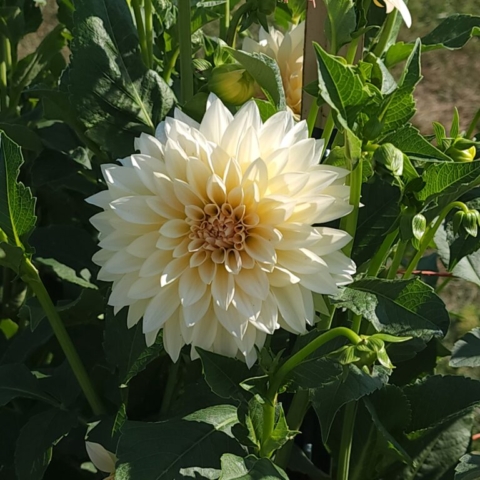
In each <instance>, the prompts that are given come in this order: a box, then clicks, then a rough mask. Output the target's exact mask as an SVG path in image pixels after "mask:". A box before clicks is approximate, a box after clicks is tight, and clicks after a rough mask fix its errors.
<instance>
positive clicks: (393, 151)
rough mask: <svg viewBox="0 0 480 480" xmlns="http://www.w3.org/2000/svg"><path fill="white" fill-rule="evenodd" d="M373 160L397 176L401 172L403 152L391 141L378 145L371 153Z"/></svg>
mask: <svg viewBox="0 0 480 480" xmlns="http://www.w3.org/2000/svg"><path fill="white" fill-rule="evenodd" d="M373 161H374V162H375V163H376V164H377V165H381V166H382V167H384V168H385V169H386V170H388V171H389V172H390V173H391V174H392V175H394V176H395V177H399V176H401V175H402V173H403V152H402V151H401V150H399V149H398V148H396V147H394V146H393V145H392V144H391V143H385V144H383V145H380V147H379V148H377V149H376V150H375V153H374V154H373Z"/></svg>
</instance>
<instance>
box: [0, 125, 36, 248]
mask: <svg viewBox="0 0 480 480" xmlns="http://www.w3.org/2000/svg"><path fill="white" fill-rule="evenodd" d="M22 164H23V158H22V152H21V150H20V147H19V146H18V145H17V144H16V143H14V142H12V141H11V140H10V139H9V138H8V137H7V136H6V135H5V133H4V132H2V131H0V229H1V230H3V232H4V233H5V234H6V236H7V238H8V243H10V244H11V245H16V246H18V247H21V248H25V247H24V244H23V242H24V241H25V240H26V238H27V237H28V235H29V233H30V232H31V231H32V229H33V227H34V226H35V220H36V217H35V199H34V198H33V197H32V193H31V191H30V189H29V188H27V187H25V185H24V184H23V183H22V182H18V181H17V179H18V175H19V173H20V167H21V165H22Z"/></svg>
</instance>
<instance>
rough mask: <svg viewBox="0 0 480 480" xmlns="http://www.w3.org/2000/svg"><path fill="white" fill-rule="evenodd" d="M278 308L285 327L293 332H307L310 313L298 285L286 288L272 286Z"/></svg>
mask: <svg viewBox="0 0 480 480" xmlns="http://www.w3.org/2000/svg"><path fill="white" fill-rule="evenodd" d="M272 292H273V294H274V295H275V300H276V301H277V305H278V309H279V311H280V314H281V316H282V320H284V322H285V323H284V325H283V327H284V328H286V329H287V330H289V331H290V332H292V333H296V334H299V335H301V334H302V333H305V332H306V322H307V321H308V315H307V312H306V310H305V305H304V303H303V296H302V292H301V290H300V287H299V286H298V285H291V286H289V287H284V288H272Z"/></svg>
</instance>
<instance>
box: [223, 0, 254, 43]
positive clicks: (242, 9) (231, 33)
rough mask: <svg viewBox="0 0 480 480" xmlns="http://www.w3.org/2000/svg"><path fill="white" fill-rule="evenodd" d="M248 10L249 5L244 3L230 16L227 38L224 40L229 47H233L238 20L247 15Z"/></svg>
mask: <svg viewBox="0 0 480 480" xmlns="http://www.w3.org/2000/svg"><path fill="white" fill-rule="evenodd" d="M249 9H250V5H249V4H248V3H244V4H243V5H242V6H240V7H239V8H237V10H235V13H234V14H233V16H232V20H231V22H230V25H229V27H228V32H227V38H226V40H225V42H226V43H227V45H229V46H230V47H234V46H235V40H236V38H237V28H238V24H239V23H240V20H241V19H242V17H243V15H244V14H245V13H247V12H248V10H249Z"/></svg>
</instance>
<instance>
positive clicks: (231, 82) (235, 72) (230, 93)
mask: <svg viewBox="0 0 480 480" xmlns="http://www.w3.org/2000/svg"><path fill="white" fill-rule="evenodd" d="M255 85H256V84H255V80H254V78H253V77H252V76H251V75H250V74H249V73H248V72H247V71H246V70H245V69H244V68H243V67H241V66H240V65H237V64H233V63H230V64H225V65H220V66H219V67H216V68H214V69H213V71H212V76H211V77H210V80H209V82H208V86H209V88H210V90H211V91H212V92H213V93H215V94H216V95H217V96H218V97H219V98H220V99H221V100H222V101H224V102H226V103H230V104H232V105H243V104H244V103H245V102H246V101H247V100H250V99H251V98H252V97H253V96H254V95H255V91H256V89H255Z"/></svg>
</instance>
